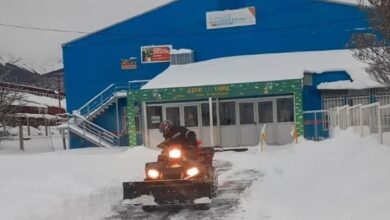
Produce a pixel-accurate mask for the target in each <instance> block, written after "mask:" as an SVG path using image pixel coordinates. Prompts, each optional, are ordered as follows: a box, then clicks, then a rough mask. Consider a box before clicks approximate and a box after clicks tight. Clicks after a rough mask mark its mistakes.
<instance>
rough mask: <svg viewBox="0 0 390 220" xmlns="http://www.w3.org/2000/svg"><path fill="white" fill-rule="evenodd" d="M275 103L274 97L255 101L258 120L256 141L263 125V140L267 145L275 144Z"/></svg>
mask: <svg viewBox="0 0 390 220" xmlns="http://www.w3.org/2000/svg"><path fill="white" fill-rule="evenodd" d="M275 107H276V103H275V100H274V99H271V100H267V101H266V100H264V101H260V102H258V103H257V112H258V114H257V120H258V135H257V137H258V139H257V140H258V141H260V133H261V131H262V129H263V127H264V126H265V142H266V144H268V145H276V144H277V135H276V134H277V129H276V126H277V124H276V123H275V122H276V111H275V110H276V109H275Z"/></svg>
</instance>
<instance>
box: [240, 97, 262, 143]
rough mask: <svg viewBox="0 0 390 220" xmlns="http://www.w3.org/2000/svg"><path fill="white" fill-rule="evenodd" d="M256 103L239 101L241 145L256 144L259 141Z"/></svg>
mask: <svg viewBox="0 0 390 220" xmlns="http://www.w3.org/2000/svg"><path fill="white" fill-rule="evenodd" d="M254 104H255V103H254V102H242V103H238V114H239V117H238V118H239V126H238V127H239V132H240V146H254V145H256V144H257V143H258V138H257V125H256V122H255V108H254V106H255V105H254Z"/></svg>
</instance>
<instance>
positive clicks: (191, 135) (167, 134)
mask: <svg viewBox="0 0 390 220" xmlns="http://www.w3.org/2000/svg"><path fill="white" fill-rule="evenodd" d="M158 128H159V130H160V133H162V135H163V136H164V139H165V141H164V142H163V143H161V144H159V146H158V147H160V148H164V146H163V145H167V144H179V145H182V146H183V147H184V149H185V150H192V149H194V148H195V147H196V146H197V141H196V134H195V132H193V131H191V130H189V129H187V128H186V127H184V126H180V125H174V124H172V122H171V121H169V120H165V121H162V122H161V123H160V125H159V127H158Z"/></svg>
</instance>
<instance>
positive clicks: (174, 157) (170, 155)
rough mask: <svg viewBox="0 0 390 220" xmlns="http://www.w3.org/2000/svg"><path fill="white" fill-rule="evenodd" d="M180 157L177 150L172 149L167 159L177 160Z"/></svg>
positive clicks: (179, 152)
mask: <svg viewBox="0 0 390 220" xmlns="http://www.w3.org/2000/svg"><path fill="white" fill-rule="evenodd" d="M180 157H181V151H180V150H179V149H172V150H170V151H169V158H172V159H178V158H180Z"/></svg>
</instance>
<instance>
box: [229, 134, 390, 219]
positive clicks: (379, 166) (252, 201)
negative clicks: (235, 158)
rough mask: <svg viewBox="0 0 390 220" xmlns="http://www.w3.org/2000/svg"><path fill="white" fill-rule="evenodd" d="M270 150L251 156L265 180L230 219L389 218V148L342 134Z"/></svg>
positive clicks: (258, 183) (248, 192)
mask: <svg viewBox="0 0 390 220" xmlns="http://www.w3.org/2000/svg"><path fill="white" fill-rule="evenodd" d="M269 148H271V147H269ZM269 148H268V150H267V151H266V152H264V153H258V154H257V155H256V156H257V161H255V160H254V158H252V160H253V163H257V164H258V165H259V168H261V171H262V172H263V173H264V177H263V178H261V179H259V180H258V181H257V182H255V183H254V184H253V185H252V187H250V188H249V189H248V190H247V191H246V192H245V195H244V196H243V197H242V198H241V202H242V203H241V208H242V210H241V209H239V211H237V212H236V217H235V218H234V219H274V220H278V219H281V220H285V219H300V220H305V219H308V220H309V219H324V220H325V219H326V220H328V219H340V220H342V219H354V220H356V219H361V220H366V219H388V218H389V216H390V210H389V209H388V205H387V204H389V202H390V187H389V185H390V170H389V169H388V168H389V167H390V159H389V158H390V149H389V147H388V146H383V145H382V146H381V145H379V144H378V143H377V141H376V140H375V139H373V138H372V137H366V138H360V137H358V136H357V135H356V134H354V133H352V132H348V131H347V132H343V133H341V134H338V135H336V136H335V138H334V139H331V140H326V141H323V142H318V143H315V142H310V141H301V144H299V145H294V146H290V147H287V148H285V149H282V150H276V151H275V150H269ZM252 157H255V155H253V156H252ZM247 161H248V162H249V160H247Z"/></svg>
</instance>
